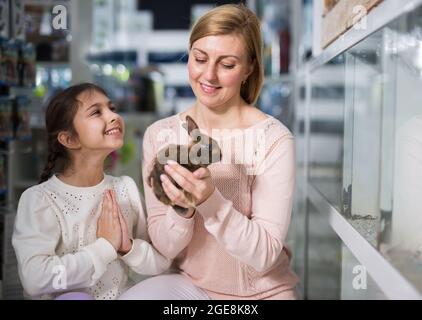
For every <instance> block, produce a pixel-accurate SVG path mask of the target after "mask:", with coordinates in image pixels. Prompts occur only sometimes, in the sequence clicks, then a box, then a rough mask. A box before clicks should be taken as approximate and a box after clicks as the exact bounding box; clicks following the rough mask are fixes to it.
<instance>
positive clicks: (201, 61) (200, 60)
mask: <svg viewBox="0 0 422 320" xmlns="http://www.w3.org/2000/svg"><path fill="white" fill-rule="evenodd" d="M195 61H196V62H198V63H205V59H198V58H196V59H195Z"/></svg>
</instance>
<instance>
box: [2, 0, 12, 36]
mask: <svg viewBox="0 0 422 320" xmlns="http://www.w3.org/2000/svg"><path fill="white" fill-rule="evenodd" d="M9 36H10V34H9V0H0V38H5V39H7V38H8V37H9Z"/></svg>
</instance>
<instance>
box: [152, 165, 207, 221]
mask: <svg viewBox="0 0 422 320" xmlns="http://www.w3.org/2000/svg"><path fill="white" fill-rule="evenodd" d="M164 168H165V170H166V173H167V174H168V175H169V176H170V177H172V178H173V180H174V181H175V182H176V183H177V184H178V185H179V186H180V187H181V188H183V190H185V191H186V192H188V193H190V194H191V195H192V196H193V197H194V202H195V205H196V206H197V205H200V204H201V203H202V202H204V201H205V200H207V199H208V198H209V197H210V196H211V194H212V193H213V192H214V190H215V185H214V182H213V180H212V177H211V173H210V171H209V169H208V168H199V169H198V170H196V171H195V172H190V171H189V170H188V169H186V168H184V167H182V166H181V165H180V164H178V163H177V162H174V161H171V160H169V161H168V162H167V165H166V166H165V167H164ZM160 178H161V182H162V184H163V189H164V192H165V193H166V194H167V196H168V197H169V199H170V200H171V201H173V203H175V204H176V205H178V206H180V207H183V208H189V207H190V206H191V204H190V203H189V201H188V199H186V196H185V194H184V193H183V190H181V189H179V188H177V187H176V186H175V185H174V184H173V183H172V182H171V180H170V179H169V178H168V177H167V176H166V175H165V174H163V175H161V177H160ZM191 211H192V212H190V213H191V214H190V215H193V211H194V210H191Z"/></svg>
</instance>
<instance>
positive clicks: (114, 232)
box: [97, 190, 122, 251]
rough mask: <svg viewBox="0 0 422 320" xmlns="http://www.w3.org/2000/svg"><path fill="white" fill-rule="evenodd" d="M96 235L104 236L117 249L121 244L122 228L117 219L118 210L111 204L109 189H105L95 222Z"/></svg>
mask: <svg viewBox="0 0 422 320" xmlns="http://www.w3.org/2000/svg"><path fill="white" fill-rule="evenodd" d="M97 237H98V238H104V239H106V240H107V241H108V242H110V243H111V245H112V246H113V247H114V249H115V250H116V251H117V250H118V249H119V248H120V246H121V244H122V230H121V227H120V221H119V212H118V211H117V210H116V208H115V207H114V206H113V199H112V195H111V191H110V190H106V191H105V192H104V196H103V202H102V209H101V216H100V217H99V219H98V222H97Z"/></svg>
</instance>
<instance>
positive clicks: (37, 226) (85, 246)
mask: <svg viewBox="0 0 422 320" xmlns="http://www.w3.org/2000/svg"><path fill="white" fill-rule="evenodd" d="M46 129H47V135H48V159H47V160H48V161H47V164H46V166H45V169H44V171H43V173H42V175H41V180H40V184H38V185H36V186H33V187H31V188H29V189H28V190H26V191H25V192H24V193H23V194H22V196H21V198H20V200H19V205H18V211H17V217H16V221H15V229H14V233H13V237H12V243H13V246H14V249H15V252H16V257H17V260H18V267H19V276H20V279H21V282H22V285H23V287H24V289H25V293H26V294H27V295H29V296H30V297H31V298H35V299H53V298H57V299H61V298H64V299H66V298H67V299H72V298H73V299H83V298H87V297H88V298H91V299H115V298H117V297H118V296H119V295H120V294H121V293H122V292H123V291H124V290H125V289H127V282H128V281H127V280H128V276H127V274H128V271H129V268H131V269H132V270H133V271H135V272H137V273H140V274H145V275H153V274H159V273H161V272H164V271H165V270H167V269H168V267H169V265H170V260H169V259H167V258H165V257H163V256H162V255H160V254H159V253H158V252H157V251H156V250H155V249H154V248H153V247H152V245H151V244H150V243H149V242H148V241H149V238H148V234H147V230H146V218H145V214H144V210H143V207H142V202H141V199H140V195H139V192H138V189H137V187H136V184H135V182H134V181H133V180H132V179H131V178H129V177H126V176H123V177H112V176H109V175H106V174H104V160H105V159H106V157H107V156H108V155H109V154H110V153H111V152H113V151H114V150H117V149H119V148H121V147H122V145H123V136H124V129H125V127H124V122H123V119H122V118H121V117H120V116H119V115H118V114H117V113H116V109H115V107H114V105H113V103H112V102H111V101H110V99H109V98H108V97H107V94H106V92H104V90H103V89H102V88H100V87H98V86H96V85H94V84H90V83H83V84H79V85H75V86H72V87H70V88H68V89H66V90H64V91H62V92H61V93H59V94H58V95H56V96H55V97H54V98H53V99H52V100H51V102H50V103H49V105H48V107H47V110H46ZM135 237H136V239H134V238H135ZM65 293H66V294H65Z"/></svg>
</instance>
